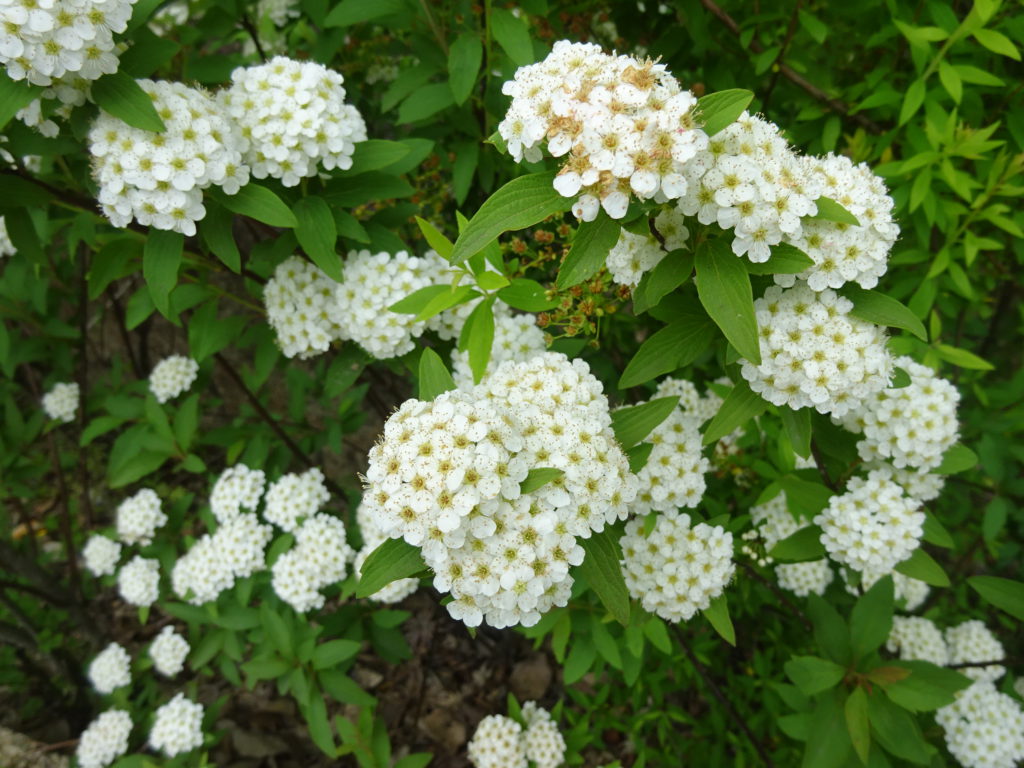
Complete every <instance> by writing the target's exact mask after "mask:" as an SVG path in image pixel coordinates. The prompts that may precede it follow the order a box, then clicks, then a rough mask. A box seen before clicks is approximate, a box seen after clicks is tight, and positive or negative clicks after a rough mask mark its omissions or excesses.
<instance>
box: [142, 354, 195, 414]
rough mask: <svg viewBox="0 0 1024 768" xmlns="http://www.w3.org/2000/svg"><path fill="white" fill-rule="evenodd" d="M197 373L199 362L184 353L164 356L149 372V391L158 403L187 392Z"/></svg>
mask: <svg viewBox="0 0 1024 768" xmlns="http://www.w3.org/2000/svg"><path fill="white" fill-rule="evenodd" d="M198 373H199V363H197V362H196V361H195V360H193V359H192V358H190V357H185V356H184V355H171V356H170V357H165V358H164V359H163V360H161V361H160V362H159V363H157V364H156V367H154V368H153V370H152V371H151V372H150V374H149V391H150V392H152V393H153V396H154V397H155V398H156V399H157V402H158V403H166V402H167V401H168V400H173V399H174V398H176V397H177V396H178V395H180V394H181V393H182V392H187V391H188V390H189V387H191V386H192V384H193V382H195V380H196V376H197V375H198Z"/></svg>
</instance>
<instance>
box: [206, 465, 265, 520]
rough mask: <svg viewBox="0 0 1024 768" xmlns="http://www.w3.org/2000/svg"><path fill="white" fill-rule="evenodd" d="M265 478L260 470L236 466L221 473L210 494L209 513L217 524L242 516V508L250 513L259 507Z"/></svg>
mask: <svg viewBox="0 0 1024 768" xmlns="http://www.w3.org/2000/svg"><path fill="white" fill-rule="evenodd" d="M266 480H267V476H266V475H265V474H264V472H263V470H262V469H249V467H247V466H245V464H236V465H235V466H233V467H228V468H227V469H225V470H224V471H223V472H221V474H220V477H218V478H217V482H215V483H214V484H213V490H212V491H211V492H210V511H211V512H213V516H214V517H216V518H217V522H218V523H226V522H227V521H228V520H231V519H232V518H234V517H237V516H238V515H240V514H242V508H243V507H244V508H245V509H249V510H252V511H255V510H256V507H258V506H259V503H260V498H261V497H262V496H263V486H264V485H265V484H266Z"/></svg>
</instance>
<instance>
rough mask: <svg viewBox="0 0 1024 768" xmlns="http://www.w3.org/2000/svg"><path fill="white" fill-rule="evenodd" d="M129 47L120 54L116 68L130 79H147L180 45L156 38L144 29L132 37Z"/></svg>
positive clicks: (171, 56) (163, 38)
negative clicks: (129, 76)
mask: <svg viewBox="0 0 1024 768" xmlns="http://www.w3.org/2000/svg"><path fill="white" fill-rule="evenodd" d="M132 37H133V38H134V39H133V40H132V45H131V47H130V48H129V49H128V50H127V51H125V52H124V53H122V54H121V56H120V60H119V61H118V68H119V69H120V70H121V71H122V72H124V73H126V74H128V75H131V76H132V77H149V76H150V75H152V74H153V73H154V72H156V70H157V69H159V68H160V67H161V66H163V65H164V64H166V63H167V62H169V61H170V60H171V59H172V58H174V55H175V54H176V53H177V52H178V51H180V50H181V45H179V44H178V43H176V42H174V41H173V40H169V39H167V38H166V37H157V36H156V35H155V34H153V32H152V31H151V30H149V29H148V28H146V27H142V28H140V29H138V30H137V31H136V32H135V34H133V35H132Z"/></svg>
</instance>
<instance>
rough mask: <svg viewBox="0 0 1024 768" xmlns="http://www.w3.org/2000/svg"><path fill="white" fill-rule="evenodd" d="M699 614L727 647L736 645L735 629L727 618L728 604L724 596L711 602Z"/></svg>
mask: <svg viewBox="0 0 1024 768" xmlns="http://www.w3.org/2000/svg"><path fill="white" fill-rule="evenodd" d="M701 613H703V614H704V616H705V617H706V618H707V620H708V621H710V622H711V626H712V627H714V628H715V631H716V632H717V633H718V634H719V635H721V637H722V639H723V640H725V642H727V643H728V644H729V645H736V629H735V628H734V627H733V625H732V619H731V618H729V602H728V599H727V598H726V596H725V595H724V594H721V595H719V596H718V597H716V598H715V599H714V600H712V601H711V603H710V605H708V607H707V608H705V609H704V610H703V611H701Z"/></svg>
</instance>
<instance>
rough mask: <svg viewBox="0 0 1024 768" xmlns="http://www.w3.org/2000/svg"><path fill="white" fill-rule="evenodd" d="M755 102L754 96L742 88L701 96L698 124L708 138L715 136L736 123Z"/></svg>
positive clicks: (698, 105) (697, 112)
mask: <svg viewBox="0 0 1024 768" xmlns="http://www.w3.org/2000/svg"><path fill="white" fill-rule="evenodd" d="M753 100H754V94H753V93H752V92H751V91H747V90H744V89H742V88H730V89H729V90H727V91H718V92H717V93H709V94H707V95H706V96H701V97H700V98H699V99H698V100H697V111H696V118H697V122H699V123H701V124H702V125H703V126H704V132H705V133H706V134H707V135H708V136H714V135H715V134H716V133H718V132H719V131H721V130H722V129H723V128H727V127H729V126H730V125H732V124H733V123H734V122H736V118H738V117H739V116H740V115H742V114H743V110H745V109H746V108H747V107H749V106H750V102H751V101H753Z"/></svg>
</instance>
